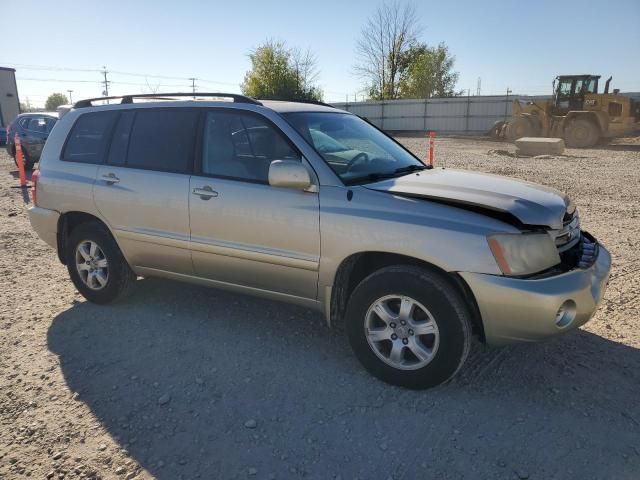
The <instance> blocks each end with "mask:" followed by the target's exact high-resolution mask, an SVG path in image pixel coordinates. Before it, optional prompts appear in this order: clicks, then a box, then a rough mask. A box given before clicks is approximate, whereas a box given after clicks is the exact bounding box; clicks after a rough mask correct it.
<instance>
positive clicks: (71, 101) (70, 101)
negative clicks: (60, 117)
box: [67, 90, 73, 105]
mask: <svg viewBox="0 0 640 480" xmlns="http://www.w3.org/2000/svg"><path fill="white" fill-rule="evenodd" d="M67 92H69V103H70V104H72V105H73V97H72V96H71V94H72V93H73V90H67Z"/></svg>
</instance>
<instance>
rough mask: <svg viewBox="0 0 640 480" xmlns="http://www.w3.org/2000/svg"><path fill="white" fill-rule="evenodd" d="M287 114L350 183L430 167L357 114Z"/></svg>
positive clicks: (343, 178)
mask: <svg viewBox="0 0 640 480" xmlns="http://www.w3.org/2000/svg"><path fill="white" fill-rule="evenodd" d="M283 116H284V117H285V119H286V120H287V121H288V122H289V123H290V124H291V125H292V126H293V128H295V129H296V131H297V132H298V133H299V134H300V135H302V137H304V138H305V139H306V140H307V142H309V144H310V145H311V146H313V147H314V148H315V150H316V151H317V152H318V153H319V154H320V155H321V156H322V158H323V159H324V160H325V161H326V162H327V164H328V165H329V166H330V167H331V169H332V170H333V171H334V172H335V173H336V174H337V175H338V176H339V177H340V178H341V179H342V181H343V182H344V183H345V184H347V185H351V184H356V183H367V182H372V181H376V180H380V179H383V178H391V177H396V176H401V175H406V174H407V173H409V172H413V171H417V170H423V169H425V168H426V167H425V165H424V164H423V163H422V162H420V160H418V159H417V158H416V157H414V156H413V155H412V154H411V153H409V152H408V151H407V150H405V149H404V148H403V147H401V146H400V145H398V144H397V143H396V142H395V141H394V140H392V139H391V138H389V137H388V136H386V135H385V134H384V133H382V132H381V131H379V130H378V129H376V128H374V127H372V126H371V125H369V124H368V123H367V122H365V121H364V120H362V119H361V118H359V117H356V116H355V115H349V114H346V113H338V112H336V113H333V112H322V113H311V112H299V113H285V114H283Z"/></svg>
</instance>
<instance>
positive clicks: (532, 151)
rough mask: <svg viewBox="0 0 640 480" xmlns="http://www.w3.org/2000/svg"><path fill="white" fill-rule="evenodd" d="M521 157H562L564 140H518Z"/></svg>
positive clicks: (541, 138) (524, 138) (528, 138)
mask: <svg viewBox="0 0 640 480" xmlns="http://www.w3.org/2000/svg"><path fill="white" fill-rule="evenodd" d="M515 143H516V147H517V148H518V150H517V153H518V154H519V155H531V156H532V157H535V156H536V155H562V153H563V152H564V140H563V139H561V138H544V137H522V138H519V139H518V140H516V142H515Z"/></svg>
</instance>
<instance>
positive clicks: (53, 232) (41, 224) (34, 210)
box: [27, 207, 60, 248]
mask: <svg viewBox="0 0 640 480" xmlns="http://www.w3.org/2000/svg"><path fill="white" fill-rule="evenodd" d="M27 212H29V221H30V222H31V226H32V227H33V229H34V230H35V231H36V233H37V234H38V236H39V237H40V238H41V239H42V240H44V241H45V242H46V243H47V245H49V246H51V247H53V248H58V238H57V234H58V219H59V218H60V214H59V213H58V212H56V211H55V210H49V209H47V208H40V207H31V208H29V209H28V210H27Z"/></svg>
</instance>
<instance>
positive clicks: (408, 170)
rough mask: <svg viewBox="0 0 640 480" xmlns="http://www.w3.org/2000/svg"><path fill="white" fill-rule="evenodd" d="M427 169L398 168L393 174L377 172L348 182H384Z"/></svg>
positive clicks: (421, 166)
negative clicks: (386, 179) (387, 179)
mask: <svg viewBox="0 0 640 480" xmlns="http://www.w3.org/2000/svg"><path fill="white" fill-rule="evenodd" d="M426 169H427V167H426V166H425V165H408V166H406V167H400V168H396V169H395V170H393V171H391V172H376V173H369V174H367V175H363V176H361V177H356V178H352V179H350V180H349V181H347V182H346V183H347V185H355V184H357V183H369V182H375V181H377V180H384V179H385V178H395V177H402V176H403V175H406V174H407V173H412V172H419V171H421V170H426Z"/></svg>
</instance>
